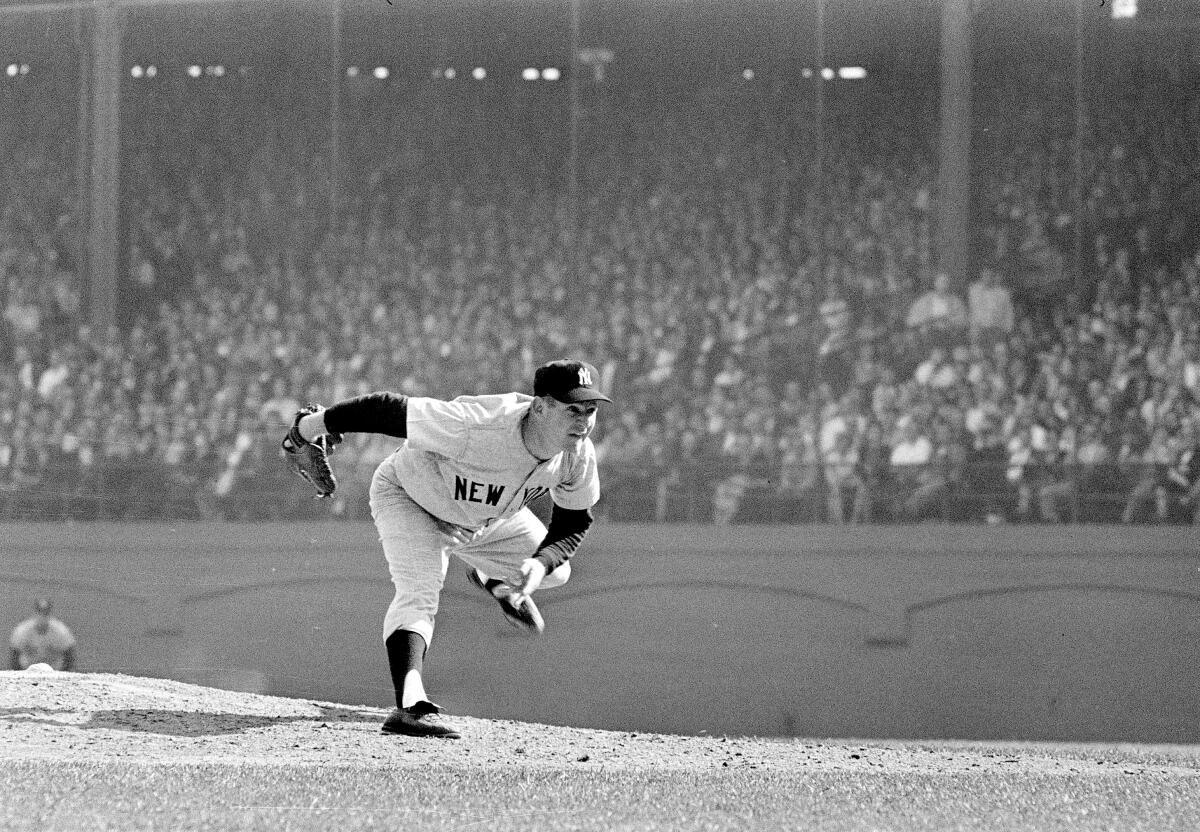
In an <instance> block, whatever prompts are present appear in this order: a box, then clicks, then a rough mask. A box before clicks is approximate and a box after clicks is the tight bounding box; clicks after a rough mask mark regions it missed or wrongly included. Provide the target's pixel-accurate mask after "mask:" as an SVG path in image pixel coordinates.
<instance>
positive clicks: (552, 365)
mask: <svg viewBox="0 0 1200 832" xmlns="http://www.w3.org/2000/svg"><path fill="white" fill-rule="evenodd" d="M599 377H600V373H598V372H596V368H595V367H593V366H592V365H591V364H588V363H587V362H584V361H569V360H565V359H563V360H559V361H551V362H549V363H547V364H543V365H542V366H540V367H538V368H537V370H536V371H535V372H534V374H533V395H535V396H552V397H554V398H555V399H558V400H559V401H560V402H562V403H563V404H575V403H576V402H611V401H612V399H610V398H609V397H608V396H606V395H604V394H603V393H601V392H600V391H599V390H597V389H596V387H595V384H596V379H598V378H599Z"/></svg>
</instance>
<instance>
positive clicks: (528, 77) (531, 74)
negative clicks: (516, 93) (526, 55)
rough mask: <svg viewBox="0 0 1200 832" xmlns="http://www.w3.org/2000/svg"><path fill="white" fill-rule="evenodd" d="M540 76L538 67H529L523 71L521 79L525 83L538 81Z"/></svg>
mask: <svg viewBox="0 0 1200 832" xmlns="http://www.w3.org/2000/svg"><path fill="white" fill-rule="evenodd" d="M540 75H541V73H540V72H538V71H537V67H532V66H527V67H525V68H524V69H523V70H521V79H522V80H524V81H536V80H537V79H538V77H539V76H540Z"/></svg>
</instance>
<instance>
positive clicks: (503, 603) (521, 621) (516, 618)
mask: <svg viewBox="0 0 1200 832" xmlns="http://www.w3.org/2000/svg"><path fill="white" fill-rule="evenodd" d="M467 579H468V580H469V581H470V582H471V583H472V584H474V585H475V586H477V587H479V588H480V589H481V590H483V591H484V592H486V593H487V594H488V595H490V596H492V598H494V599H495V600H496V602H497V603H498V604H499V605H500V611H501V612H503V613H504V617H505V618H506V619H507V620H508V623H509V624H512V625H513V626H514V627H517V628H518V629H520V630H522V631H524V632H526V633H529V634H530V635H541V634H542V633H543V632H545V630H546V622H545V620H544V619H543V618H542V614H541V613H540V612H539V611H538V608H537V604H535V603H533V599H532V598H528V597H527V598H525V599H524V600H522V601H521V603H520V604H517V603H514V601H513V598H514V597H515V596H516V594H517V593H516V590H514V589H513V588H512V587H511V586H509V585H508V584H506V583H505V582H504V581H502V580H500V579H499V578H489V577H488V576H487V575H485V574H484V573H482V572H480V571H479V570H478V569H476V568H474V567H470V568H468V569H467Z"/></svg>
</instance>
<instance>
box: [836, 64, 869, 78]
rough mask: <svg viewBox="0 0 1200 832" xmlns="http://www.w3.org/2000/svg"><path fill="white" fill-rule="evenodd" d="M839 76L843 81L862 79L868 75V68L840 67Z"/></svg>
mask: <svg viewBox="0 0 1200 832" xmlns="http://www.w3.org/2000/svg"><path fill="white" fill-rule="evenodd" d="M838 77H839V78H841V79H842V80H843V81H861V80H862V79H864V78H866V77H867V68H866V67H863V66H844V67H841V68H840V69H838Z"/></svg>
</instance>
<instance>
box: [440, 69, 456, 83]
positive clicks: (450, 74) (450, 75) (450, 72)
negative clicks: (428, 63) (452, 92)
mask: <svg viewBox="0 0 1200 832" xmlns="http://www.w3.org/2000/svg"><path fill="white" fill-rule="evenodd" d="M442 75H444V76H445V78H446V80H447V81H453V80H454V79H455V78H457V77H458V70H456V69H455V68H454V67H452V66H448V67H446V71H445V72H443V73H442Z"/></svg>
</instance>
